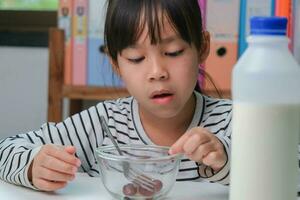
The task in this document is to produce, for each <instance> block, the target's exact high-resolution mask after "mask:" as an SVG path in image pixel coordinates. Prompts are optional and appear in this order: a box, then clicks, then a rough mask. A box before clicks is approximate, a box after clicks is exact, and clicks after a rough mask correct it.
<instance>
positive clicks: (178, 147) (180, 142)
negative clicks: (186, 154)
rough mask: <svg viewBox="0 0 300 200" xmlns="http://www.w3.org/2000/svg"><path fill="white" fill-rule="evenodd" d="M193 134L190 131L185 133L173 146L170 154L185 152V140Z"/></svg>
mask: <svg viewBox="0 0 300 200" xmlns="http://www.w3.org/2000/svg"><path fill="white" fill-rule="evenodd" d="M190 136H191V134H190V133H189V132H186V133H185V134H183V135H182V136H181V137H180V138H179V139H178V140H177V141H176V142H175V143H174V144H173V145H172V146H171V147H170V150H169V154H176V153H183V145H184V143H185V141H186V140H187V139H188V138H189V137H190Z"/></svg>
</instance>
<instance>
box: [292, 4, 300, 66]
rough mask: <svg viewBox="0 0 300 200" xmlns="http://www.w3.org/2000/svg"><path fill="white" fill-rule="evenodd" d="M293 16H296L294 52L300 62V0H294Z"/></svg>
mask: <svg viewBox="0 0 300 200" xmlns="http://www.w3.org/2000/svg"><path fill="white" fill-rule="evenodd" d="M293 16H294V17H293V18H294V24H293V25H294V29H293V30H294V34H293V36H294V46H293V53H294V56H295V58H296V60H297V61H298V63H299V64H300V0H294V1H293Z"/></svg>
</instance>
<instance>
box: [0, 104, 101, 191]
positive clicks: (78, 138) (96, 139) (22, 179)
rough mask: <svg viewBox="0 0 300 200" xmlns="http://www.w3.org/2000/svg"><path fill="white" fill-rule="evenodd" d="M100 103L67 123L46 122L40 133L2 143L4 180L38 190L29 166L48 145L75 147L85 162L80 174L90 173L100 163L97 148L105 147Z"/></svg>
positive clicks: (0, 170) (0, 158) (0, 159)
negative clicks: (100, 118) (94, 165)
mask: <svg viewBox="0 0 300 200" xmlns="http://www.w3.org/2000/svg"><path fill="white" fill-rule="evenodd" d="M102 107H103V106H101V105H100V104H99V105H98V106H97V107H95V106H94V107H91V108H90V109H88V110H85V111H82V112H81V113H79V114H75V115H73V116H72V117H69V118H67V119H66V120H64V121H63V122H60V123H58V124H56V123H46V124H44V125H42V126H41V128H40V129H39V130H37V131H31V132H28V133H25V134H19V135H16V136H13V137H9V138H6V139H4V140H1V141H0V178H1V179H2V180H5V181H7V182H10V183H13V184H16V185H23V186H26V187H31V188H34V186H32V185H31V183H30V182H29V181H28V177H27V171H28V168H29V165H30V163H31V161H32V160H33V158H34V157H35V155H36V154H37V153H38V152H39V150H40V148H41V147H42V146H43V145H45V144H56V145H74V146H75V147H76V154H75V155H76V156H77V157H78V158H80V160H81V163H82V165H81V169H80V171H85V172H89V171H90V170H91V168H92V165H93V164H94V163H95V162H96V158H95V155H94V149H95V148H96V147H98V146H99V145H101V143H102V141H103V133H102V129H101V128H100V127H101V126H100V122H99V113H102V114H104V115H105V113H104V112H103V110H102ZM34 189H35V188H34Z"/></svg>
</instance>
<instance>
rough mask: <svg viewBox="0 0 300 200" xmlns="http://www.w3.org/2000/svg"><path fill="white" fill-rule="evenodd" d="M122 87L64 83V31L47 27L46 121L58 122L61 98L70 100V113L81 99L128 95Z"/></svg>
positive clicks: (78, 107) (77, 106) (74, 111)
mask: <svg viewBox="0 0 300 200" xmlns="http://www.w3.org/2000/svg"><path fill="white" fill-rule="evenodd" d="M128 95H129V94H128V92H127V90H126V89H124V88H116V87H94V86H93V87H92V86H71V85H64V32H63V30H60V29H58V28H50V29H49V82H48V121H49V122H60V121H62V120H63V119H62V114H63V99H64V98H68V99H69V100H70V108H69V110H70V113H69V114H70V115H72V114H75V113H77V112H80V111H81V110H82V101H83V100H106V99H115V98H119V97H124V96H128Z"/></svg>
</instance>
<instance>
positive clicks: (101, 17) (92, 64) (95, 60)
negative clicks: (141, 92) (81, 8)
mask: <svg viewBox="0 0 300 200" xmlns="http://www.w3.org/2000/svg"><path fill="white" fill-rule="evenodd" d="M105 14H106V0H90V1H89V15H88V17H89V18H88V69H87V70H88V79H87V82H88V85H94V86H116V87H119V86H121V85H122V82H121V80H120V78H119V77H118V75H116V74H115V73H114V71H113V70H112V66H111V65H110V62H109V59H108V56H107V55H106V54H105V53H104V52H101V51H100V48H99V47H100V46H102V45H103V44H104V23H105Z"/></svg>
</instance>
